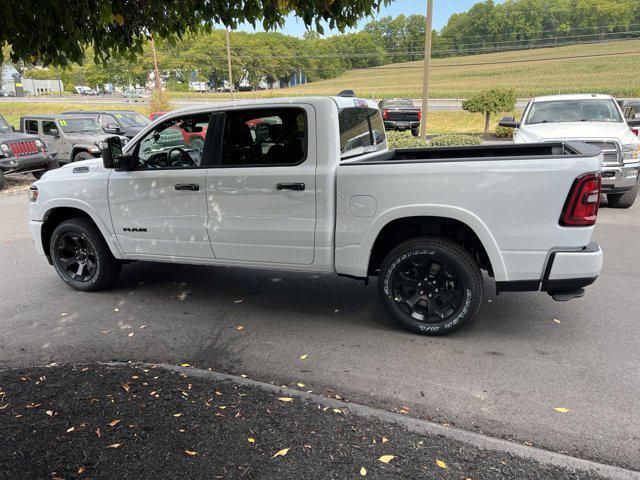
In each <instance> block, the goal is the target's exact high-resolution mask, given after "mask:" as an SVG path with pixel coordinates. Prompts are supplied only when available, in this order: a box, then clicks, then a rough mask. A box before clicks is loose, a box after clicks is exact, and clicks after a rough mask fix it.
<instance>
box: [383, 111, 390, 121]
mask: <svg viewBox="0 0 640 480" xmlns="http://www.w3.org/2000/svg"><path fill="white" fill-rule="evenodd" d="M382 118H383V119H384V120H386V119H387V118H389V110H383V111H382Z"/></svg>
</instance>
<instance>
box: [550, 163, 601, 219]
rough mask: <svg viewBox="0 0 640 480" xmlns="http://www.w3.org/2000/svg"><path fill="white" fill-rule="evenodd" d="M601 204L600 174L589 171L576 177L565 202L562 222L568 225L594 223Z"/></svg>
mask: <svg viewBox="0 0 640 480" xmlns="http://www.w3.org/2000/svg"><path fill="white" fill-rule="evenodd" d="M599 205H600V175H599V174H597V175H596V174H593V173H589V174H587V175H583V176H582V177H578V178H576V181H575V182H573V186H572V187H571V191H570V192H569V196H568V197H567V201H566V202H565V204H564V210H563V211H562V217H561V218H560V224H561V225H565V226H568V227H585V226H589V225H594V224H595V223H596V217H597V216H598V206H599Z"/></svg>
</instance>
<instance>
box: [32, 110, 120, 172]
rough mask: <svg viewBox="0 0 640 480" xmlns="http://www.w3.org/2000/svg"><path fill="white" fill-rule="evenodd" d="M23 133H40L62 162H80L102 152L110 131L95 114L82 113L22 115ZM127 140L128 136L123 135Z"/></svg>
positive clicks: (97, 155)
mask: <svg viewBox="0 0 640 480" xmlns="http://www.w3.org/2000/svg"><path fill="white" fill-rule="evenodd" d="M20 130H21V131H22V132H23V133H30V134H32V135H38V136H40V137H41V138H42V139H43V140H44V141H45V142H46V144H47V146H48V148H50V149H52V150H54V151H56V152H57V153H58V157H57V160H58V161H59V162H60V163H68V162H79V161H81V160H87V159H89V158H94V157H99V156H100V147H99V146H98V145H99V143H100V142H102V141H104V140H105V139H107V138H108V137H110V135H108V134H106V133H105V132H103V131H102V128H101V127H100V124H99V123H98V122H97V121H96V119H95V118H94V117H91V116H82V115H65V114H59V115H27V116H24V117H21V118H20ZM119 138H121V140H122V142H123V143H126V142H127V141H128V139H127V137H119Z"/></svg>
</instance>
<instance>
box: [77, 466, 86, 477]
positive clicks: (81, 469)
mask: <svg viewBox="0 0 640 480" xmlns="http://www.w3.org/2000/svg"><path fill="white" fill-rule="evenodd" d="M85 470H86V468H84V467H80V468H79V469H78V475H80V474H82V473H84V471H85Z"/></svg>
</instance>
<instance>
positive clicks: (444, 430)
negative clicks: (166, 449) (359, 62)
mask: <svg viewBox="0 0 640 480" xmlns="http://www.w3.org/2000/svg"><path fill="white" fill-rule="evenodd" d="M104 364H105V365H114V366H124V365H144V366H147V367H149V366H150V367H155V368H161V369H163V370H167V371H170V372H175V373H181V374H185V375H187V376H189V377H193V378H203V379H209V380H214V381H217V382H234V383H236V384H238V385H244V386H247V387H253V388H261V389H263V390H266V391H269V392H273V393H274V394H275V395H286V396H288V397H294V398H298V399H300V400H304V401H306V402H310V403H316V404H319V405H322V406H324V407H330V408H341V409H346V410H348V411H349V412H351V413H352V414H355V415H360V416H362V417H366V418H374V419H377V420H380V421H383V422H388V423H395V424H398V425H401V426H403V427H404V428H406V429H407V430H409V431H410V432H413V433H417V434H422V435H440V436H442V437H445V438H450V439H452V440H457V441H459V442H464V443H467V444H469V445H472V446H474V447H478V448H481V449H484V450H493V451H498V452H504V453H508V454H511V455H515V456H518V457H521V458H525V459H529V460H533V461H536V462H539V463H542V464H545V465H552V466H555V467H558V468H564V469H569V470H578V471H585V472H588V471H591V472H595V473H597V474H599V475H601V476H603V477H605V478H610V479H616V480H640V472H638V471H634V470H627V469H624V468H621V467H615V466H613V465H606V464H603V463H598V462H594V461H591V460H584V459H581V458H576V457H571V456H569V455H564V454H562V453H556V452H552V451H549V450H543V449H540V448H535V447H527V446H526V445H521V444H519V443H515V442H511V441H508V440H503V439H500V438H494V437H490V436H488V435H483V434H481V433H475V432H469V431H466V430H461V429H459V428H455V427H446V426H444V425H440V424H438V423H433V422H429V421H426V420H420V419H417V418H412V417H407V416H404V415H400V414H398V413H394V412H389V411H386V410H379V409H376V408H371V407H367V406H366V405H360V404H357V403H346V402H343V401H340V400H335V399H333V398H327V397H323V396H322V395H317V394H315V393H307V392H302V391H299V390H293V389H289V388H282V387H278V386H277V385H272V384H269V383H263V382H258V381H256V380H251V379H248V378H242V377H238V376H235V375H229V374H225V373H219V372H212V371H209V370H201V369H197V368H192V367H179V366H175V365H166V364H135V363H134V364H132V363H122V362H105V363H104Z"/></svg>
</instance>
